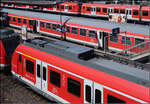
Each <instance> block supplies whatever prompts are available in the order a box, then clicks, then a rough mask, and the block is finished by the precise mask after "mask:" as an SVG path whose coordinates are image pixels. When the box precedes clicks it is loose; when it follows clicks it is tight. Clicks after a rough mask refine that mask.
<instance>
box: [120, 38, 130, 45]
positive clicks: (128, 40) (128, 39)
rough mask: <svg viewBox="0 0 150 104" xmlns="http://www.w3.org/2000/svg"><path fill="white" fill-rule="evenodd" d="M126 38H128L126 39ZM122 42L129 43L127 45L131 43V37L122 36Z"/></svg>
mask: <svg viewBox="0 0 150 104" xmlns="http://www.w3.org/2000/svg"><path fill="white" fill-rule="evenodd" d="M125 39H126V40H125ZM121 43H122V44H125V43H126V44H127V45H131V38H130V37H125V36H122V40H121Z"/></svg>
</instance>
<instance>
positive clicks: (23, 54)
mask: <svg viewBox="0 0 150 104" xmlns="http://www.w3.org/2000/svg"><path fill="white" fill-rule="evenodd" d="M22 55H24V56H26V57H29V58H31V59H33V60H35V59H36V58H34V57H32V56H29V55H27V54H24V53H22Z"/></svg>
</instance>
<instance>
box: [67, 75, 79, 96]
mask: <svg viewBox="0 0 150 104" xmlns="http://www.w3.org/2000/svg"><path fill="white" fill-rule="evenodd" d="M67 82H68V92H70V93H71V94H73V95H75V96H77V97H80V96H81V84H80V82H79V81H77V80H74V79H72V78H68V81H67Z"/></svg>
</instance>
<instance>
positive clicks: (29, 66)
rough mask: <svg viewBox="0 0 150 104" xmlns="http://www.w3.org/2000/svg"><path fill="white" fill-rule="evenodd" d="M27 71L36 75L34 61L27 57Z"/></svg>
mask: <svg viewBox="0 0 150 104" xmlns="http://www.w3.org/2000/svg"><path fill="white" fill-rule="evenodd" d="M30 68H32V69H30ZM26 72H28V73H30V74H33V75H34V62H33V61H31V60H28V59H26Z"/></svg>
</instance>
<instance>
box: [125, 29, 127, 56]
mask: <svg viewBox="0 0 150 104" xmlns="http://www.w3.org/2000/svg"><path fill="white" fill-rule="evenodd" d="M124 33H125V54H126V53H127V52H126V49H127V34H126V31H125V32H124Z"/></svg>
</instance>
